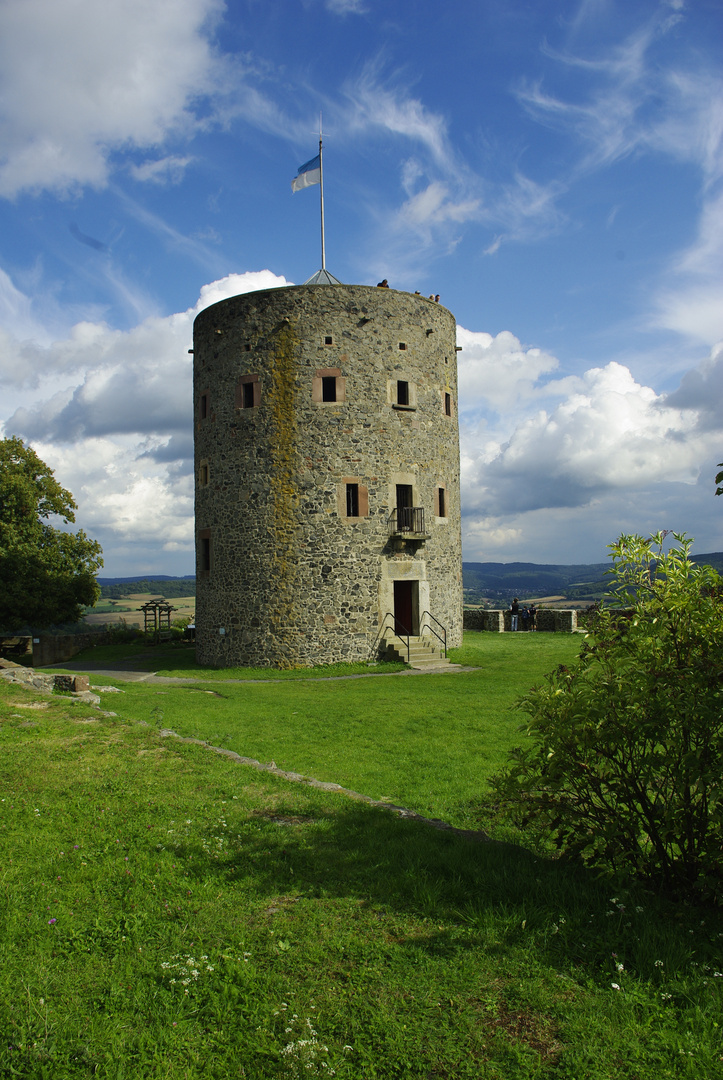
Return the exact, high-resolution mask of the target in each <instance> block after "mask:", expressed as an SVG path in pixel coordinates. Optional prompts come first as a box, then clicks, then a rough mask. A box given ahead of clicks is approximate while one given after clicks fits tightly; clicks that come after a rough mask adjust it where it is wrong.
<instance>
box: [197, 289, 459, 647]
mask: <svg viewBox="0 0 723 1080" xmlns="http://www.w3.org/2000/svg"><path fill="white" fill-rule="evenodd" d="M332 395H333V396H334V397H335V398H336V400H328V398H330V397H331V396H332ZM194 415H195V470H196V547H197V585H196V605H197V606H196V649H197V658H198V661H199V662H200V663H202V664H217V665H224V666H226V665H233V664H242V665H271V666H276V667H288V666H297V665H299V666H303V665H312V664H327V663H334V662H337V661H352V660H368V659H370V658H372V656H373V654H374V649H375V641H376V639H377V636H378V634H379V630H380V627H381V625H382V622H383V620H384V617H385V615H386V614H387V613H391V614H392V615H393V614H394V611H395V582H408V583H410V584H409V585H408V586H404V585H397V586H396V594H397V600H396V603H397V604H398V603H399V595H401V594H402V593H403V592H404V589H405V588H408V590H409V592H410V595H411V596H412V606H413V609H414V610H411V609H410V610H411V614H410V615H409V618H411V619H412V620H414V619H416V620H417V624H418V622H419V618H420V616H421V615H422V613H423V612H424V611H430V612H431V613H432V615H434V616H435V617H436V618H437V619H438V620H439V621H440V623H442V624H443V625H444V626H446V628H447V634H448V644H450V645H457V644H459V643H460V642H461V636H462V552H461V534H460V497H459V433H458V422H457V364H456V352H455V321H454V318H453V316H452V315H451V313H450V312H449V311H447V310H446V308H444V307H442V306H440V305H439V304H435V303H432V302H430V301H428V300H426V299H425V298H423V297H420V296H416V295H412V294H409V293H402V292H396V291H395V290H389V289H379V288H370V287H367V286H339V285H329V286H326V285H312V286H298V287H289V288H282V289H271V290H265V291H261V292H254V293H248V294H244V295H242V296H236V297H232V298H230V299H228V300H223V301H221V302H220V303H218V304H214V305H213V306H212V307H209V308H206V309H205V310H204V311H202V312H201V313H200V314H199V315H198V317H197V318H196V322H195V326H194ZM398 486H400V487H398ZM410 489H411V491H410ZM440 489H441V490H442V492H443V494H442V495H441V496H440ZM400 490H401V491H402V496H400V495H399V492H400ZM404 490H406V491H407V492H408V493H409V495H410V496H411V501H412V504H413V506H414V507H421V508H423V509H424V511H425V532H424V535H425V536H426V537H427V538H426V539H420V538H418V537H415V538H412V539H405V538H400V537H399V536H397V537H396V538H390V535H389V533H390V515H392V518H393V520H395V519H394V511H395V510H396V507H397V503H398V500H399V498H400V497H402V498H404ZM412 629H413V630H414V629H415V627H412Z"/></svg>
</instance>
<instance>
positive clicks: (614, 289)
mask: <svg viewBox="0 0 723 1080" xmlns="http://www.w3.org/2000/svg"><path fill="white" fill-rule="evenodd" d="M722 53H723V8H722V7H721V5H720V2H719V0H696V2H695V3H692V2H690V3H688V2H686V0H628V2H621V0H619V2H614V0H577V2H567V0H546V2H545V3H542V2H541V0H536V2H532V0H505V2H504V3H500V2H499V0H476V2H471V0H466V2H460V0H448V2H447V3H445V4H444V5H439V4H436V3H431V2H430V0H416V2H413V0H392V2H391V3H390V2H389V0H387V2H386V3H382V2H380V0H277V2H272V0H265V2H263V3H262V2H260V0H235V2H230V0H229V2H228V3H223V2H222V0H107V2H106V3H104V4H98V3H97V0H4V2H3V3H2V5H0V381H1V383H2V407H0V421H1V422H2V429H3V433H4V434H5V435H9V434H17V435H20V436H22V437H23V438H25V439H26V440H28V441H30V442H31V443H32V445H33V446H34V447H35V448H36V449H37V450H38V452H39V453H40V454H41V456H42V457H43V458H44V459H45V460H47V461H48V462H49V464H51V465H52V466H53V468H54V469H55V470H56V475H57V477H58V479H59V480H60V481H61V483H63V484H64V485H65V486H66V487H69V488H70V489H71V491H73V493H74V495H75V497H76V499H77V502H78V504H79V511H78V515H77V522H78V524H79V525H81V526H82V527H83V528H85V529H86V530H87V531H88V532H89V533H90V534H91V535H93V536H95V537H97V538H98V539H99V540H100V541H101V543H102V545H103V548H104V552H105V562H106V565H105V571H104V572H105V573H108V574H113V575H130V574H134V573H152V572H156V573H190V572H192V571H193V490H192V430H191V383H190V357H189V356H188V352H187V350H188V348H190V346H191V343H192V324H193V318H194V317H195V315H196V314H197V312H198V311H199V310H200V309H201V308H202V307H203V306H205V305H207V304H208V303H211V302H213V301H215V300H217V299H221V298H222V297H224V296H228V295H233V294H234V293H237V292H241V291H245V290H248V289H254V288H265V287H270V286H275V285H283V284H286V283H301V282H303V281H304V280H305V279H306V278H308V277H309V276H310V275H311V274H313V273H314V272H315V271H316V270H317V269H318V268H319V265H320V253H319V202H318V188H311V189H309V190H307V191H302V192H299V193H297V194H295V195H292V193H291V179H292V178H293V176H294V175H295V174H296V171H297V168H298V167H299V165H300V164H301V163H302V162H304V161H306V160H307V159H308V158H310V157H312V156H313V154H314V153H315V152H316V148H317V142H318V139H317V137H316V136H315V134H314V133H315V131H318V123H319V114H320V112H321V113H322V114H323V126H324V130H325V133H326V136H325V151H324V174H325V196H326V223H327V266H328V268H329V269H330V270H331V271H332V273H334V274H335V275H336V276H337V277H338V278H340V279H341V280H342V281H344V282H346V283H354V284H357V283H358V284H375V283H376V281H378V280H379V279H380V278H381V277H387V278H388V279H389V282H390V284H391V286H392V287H393V288H399V289H405V290H415V289H419V290H421V291H422V292H423V293H425V294H427V293H431V292H434V293H437V292H438V293H440V294H441V298H442V303H444V304H446V306H448V307H449V308H450V310H451V311H452V312H453V313H454V315H455V316H456V318H457V322H458V335H459V342H458V343H459V344H460V345H461V346H462V352H461V353H459V354H458V356H459V364H460V403H459V404H460V421H461V433H462V465H463V470H462V475H463V540H464V552H465V558H466V559H468V560H474V561H488V560H494V561H504V562H509V561H514V560H529V561H533V562H592V561H599V560H602V559H603V558H604V557H605V554H606V545H607V544H608V543H609V542H610V541H612V540H613V539H614V538H615V537H616V536H617V535H618V534H619V533H620V532H622V531H625V532H640V533H649V532H650V531H653V530H656V529H665V528H667V529H675V530H678V531H686V532H688V534H690V535H692V536H694V537H695V550H697V551H712V550H720V549H721V548H723V528H722V527H723V505H722V504H723V499H716V498H715V496H714V494H713V493H714V490H715V485H714V483H713V477H714V474H715V472H716V464H717V463H718V462H719V461H721V460H723V431H722V429H723V420H722V419H721V417H722V416H723V57H722Z"/></svg>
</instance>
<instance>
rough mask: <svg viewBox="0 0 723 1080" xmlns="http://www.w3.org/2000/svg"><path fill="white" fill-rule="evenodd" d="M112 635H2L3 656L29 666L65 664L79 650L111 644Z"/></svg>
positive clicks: (0, 641) (0, 651) (1, 651)
mask: <svg viewBox="0 0 723 1080" xmlns="http://www.w3.org/2000/svg"><path fill="white" fill-rule="evenodd" d="M112 640H113V635H112V634H109V633H108V634H104V633H102V632H101V633H99V634H60V635H58V636H57V637H56V636H54V635H53V634H39V635H38V636H37V637H30V636H28V635H24V634H23V635H18V634H2V635H0V657H4V658H6V659H8V660H14V661H15V662H16V663H19V664H24V665H26V666H27V667H49V666H50V665H51V664H62V663H64V661H66V660H70V659H71V657H73V656H75V654H76V653H79V652H81V651H82V650H83V649H88V648H90V647H91V646H92V645H110V644H111V642H112Z"/></svg>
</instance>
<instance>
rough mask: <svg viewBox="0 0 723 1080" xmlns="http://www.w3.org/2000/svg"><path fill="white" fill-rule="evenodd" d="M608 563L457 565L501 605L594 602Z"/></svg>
mask: <svg viewBox="0 0 723 1080" xmlns="http://www.w3.org/2000/svg"><path fill="white" fill-rule="evenodd" d="M693 559H694V560H695V562H697V563H701V564H703V565H707V566H712V567H713V568H714V569H715V570H717V571H718V573H719V574H723V551H713V552H709V553H707V554H702V555H694V556H693ZM610 566H611V563H610V561H609V560H608V561H607V562H602V563H573V564H571V565H566V564H564V563H561V564H559V563H528V562H512V563H497V562H484V563H475V562H466V563H463V564H462V576H463V585H464V599H465V603H467V604H476V603H479V602H480V601H481V600H482V599H483V598H487V599H499V600H500V601H504V602H505V605H506V603H507V602H508V601H509V600H511V599H512V597H513V596H519V597H520V599H530V598H531V597H533V596H558V595H559V596H564V597H565V598H566V599H567V600H590V601H593V600H596V599H599V597H600V596H602V594H603V593H606V592H607V591H608V590H609V588H610V579H609V577H607V576H606V571H607V570H609V569H610ZM98 584H99V585H100V587H101V596H102V597H103V598H104V599H107V600H120V599H122V598H123V597H124V596H128V595H130V593H153V594H154V595H155V596H165V597H166V599H169V600H171V599H173V597H176V596H195V595H196V578H195V576H194V575H193V574H186V576H185V577H180V578H179V577H170V576H168V575H166V574H156V575H154V577H152V578H137V577H127V578H120V577H116V578H113V577H110V578H105V577H99V578H98Z"/></svg>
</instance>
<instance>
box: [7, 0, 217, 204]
mask: <svg viewBox="0 0 723 1080" xmlns="http://www.w3.org/2000/svg"><path fill="white" fill-rule="evenodd" d="M222 8H223V4H222V2H221V0H176V2H175V3H174V4H172V5H159V4H140V3H137V2H136V0H116V2H114V3H113V4H97V3H94V2H93V0H80V2H76V0H73V2H71V0H22V2H18V0H12V2H9V3H5V4H2V5H0V146H2V151H1V152H0V195H4V196H6V197H14V196H15V195H16V194H18V193H19V192H21V191H24V190H31V191H32V190H36V191H37V190H43V189H51V190H56V191H67V190H72V189H74V188H76V187H77V186H79V185H91V186H96V187H101V186H104V185H105V184H106V183H107V181H108V177H109V174H110V169H111V166H110V159H111V155H112V154H113V153H114V152H118V151H121V150H126V149H128V148H131V149H132V148H144V147H152V146H160V145H162V144H163V143H164V141H165V140H166V138H167V137H168V136H169V134H170V133H171V132H174V133H176V134H178V133H179V132H181V131H183V130H184V129H186V130H188V129H193V128H194V127H195V126H196V125H197V124H198V122H199V119H198V114H197V109H198V106H199V104H200V100H201V99H202V98H204V97H208V95H212V94H213V93H215V92H216V90H217V88H218V86H219V85H220V73H221V72H220V68H221V65H220V62H219V58H218V56H217V54H216V53H215V51H214V48H213V45H212V44H211V37H210V32H211V29H212V26H213V24H214V22H215V20H216V19H217V18H218V16H219V15H220V12H221V11H222ZM59 42H60V43H62V44H61V45H60V46H59ZM30 60H32V62H29V61H30Z"/></svg>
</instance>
